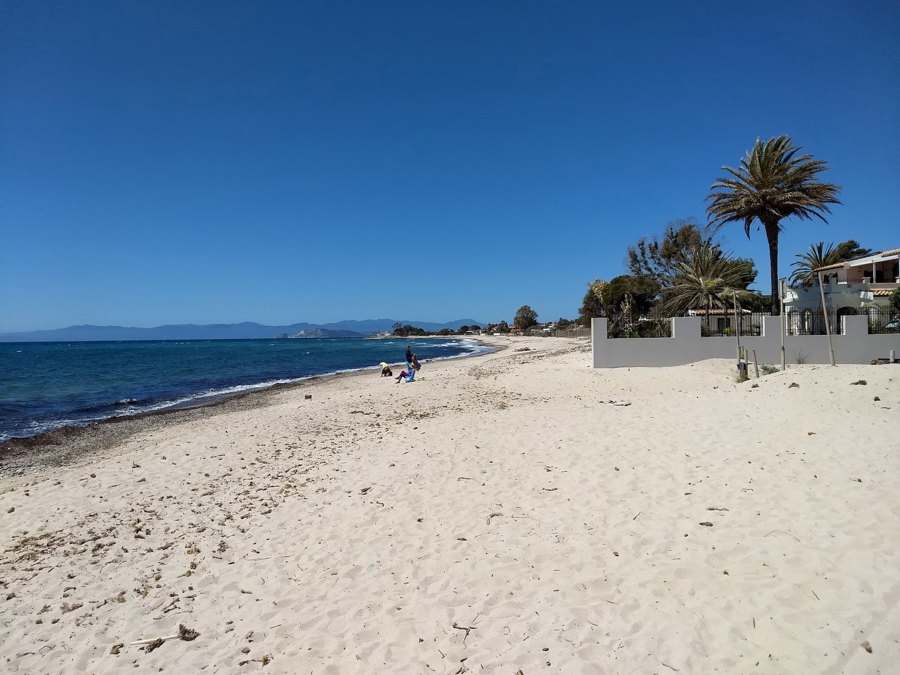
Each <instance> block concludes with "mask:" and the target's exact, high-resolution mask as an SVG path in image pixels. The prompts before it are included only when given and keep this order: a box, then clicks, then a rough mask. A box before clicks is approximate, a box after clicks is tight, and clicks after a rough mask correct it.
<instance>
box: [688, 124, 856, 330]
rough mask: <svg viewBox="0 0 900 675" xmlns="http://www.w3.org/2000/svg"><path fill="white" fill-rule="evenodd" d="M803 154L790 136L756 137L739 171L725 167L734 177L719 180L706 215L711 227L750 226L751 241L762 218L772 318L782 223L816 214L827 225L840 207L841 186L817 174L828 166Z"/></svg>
mask: <svg viewBox="0 0 900 675" xmlns="http://www.w3.org/2000/svg"><path fill="white" fill-rule="evenodd" d="M799 150H800V148H799V147H797V146H795V145H794V144H793V141H792V140H791V137H790V136H778V137H777V138H775V137H773V138H770V139H769V140H767V141H765V142H763V141H760V140H759V139H756V144H755V145H754V146H753V150H751V151H750V152H748V153H746V154H745V156H744V158H743V159H742V160H741V165H740V167H739V168H737V169H732V168H731V167H728V166H723V167H722V169H723V170H725V171H727V172H728V173H729V174H731V177H727V178H718V179H716V182H715V183H713V185H712V188H711V190H712V192H710V194H709V196H708V197H707V199H708V200H709V201H710V204H709V206H707V208H706V211H707V214H708V216H709V222H710V225H712V226H714V227H721V226H722V225H724V224H726V223H732V222H738V221H743V222H744V232H745V233H746V234H747V238H748V239H749V237H750V225H751V224H752V223H753V220H754V219H758V220H759V221H760V222H761V223H762V225H763V229H765V231H766V239H768V242H769V270H770V274H771V281H772V314H778V308H779V304H778V234H779V233H780V232H781V230H782V227H781V220H782V219H783V218H787V217H788V216H798V217H800V218H803V219H806V220H812V218H813V216H815V217H816V218H819V219H820V220H822V222H827V221H826V220H825V216H824V215H823V213H831V211H830V209H829V208H828V205H829V204H840V203H841V202H840V201H838V199H837V194H838V192H839V191H840V187H838V186H837V185H833V184H831V183H822V182H819V181H818V180H817V176H818V175H819V174H820V173H821V172H822V171H825V170H827V168H828V165H827V162H825V161H824V160H821V159H813V157H812V155H800V156H799V157H798V156H796V155H797V152H798V151H799Z"/></svg>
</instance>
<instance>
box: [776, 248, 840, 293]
mask: <svg viewBox="0 0 900 675" xmlns="http://www.w3.org/2000/svg"><path fill="white" fill-rule="evenodd" d="M794 257H795V258H797V260H796V261H795V262H793V263H791V267H793V268H795V269H794V271H793V272H791V277H790V280H789V281H790V282H791V284H800V285H801V286H804V287H806V288H809V287H810V286H812V285H813V284H814V283H816V270H817V269H819V268H820V267H827V266H828V265H834V264H835V263H838V262H841V260H842V258H841V256H840V252H839V251H838V250H837V249H835V248H834V244H828V246H825V242H823V241H820V242H819V243H818V244H813V245H812V246H810V247H809V251H807V252H806V253H798V254H797V255H796V256H794Z"/></svg>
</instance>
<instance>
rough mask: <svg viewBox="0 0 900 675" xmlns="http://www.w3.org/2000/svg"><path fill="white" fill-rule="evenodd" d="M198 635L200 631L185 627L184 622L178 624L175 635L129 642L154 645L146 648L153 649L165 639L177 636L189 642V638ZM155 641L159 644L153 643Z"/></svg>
mask: <svg viewBox="0 0 900 675" xmlns="http://www.w3.org/2000/svg"><path fill="white" fill-rule="evenodd" d="M199 635H200V633H198V632H197V631H195V630H193V629H192V628H187V627H185V626H184V624H178V632H177V633H176V634H175V635H165V636H163V637H156V638H148V639H146V640H135V641H134V642H131V643H129V644H132V645H154V646H153V647H152V648H150V649H148V651H153V650H154V649H156V648H157V647H159V645H161V644H162V643H163V642H165V641H166V640H174V639H175V638H178V639H180V640H185V641H186V642H190V641H191V640H195V639H196V638H197V637H198V636H199ZM157 642H158V643H159V644H154V643H157Z"/></svg>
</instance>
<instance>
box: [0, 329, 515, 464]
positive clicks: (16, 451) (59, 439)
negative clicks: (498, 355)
mask: <svg viewBox="0 0 900 675" xmlns="http://www.w3.org/2000/svg"><path fill="white" fill-rule="evenodd" d="M393 339H396V338H393ZM466 339H469V340H473V341H474V342H476V343H478V344H479V345H482V346H487V347H491V351H486V352H478V353H476V354H463V355H460V356H454V357H449V358H439V359H431V360H429V361H426V362H424V363H423V365H428V364H430V363H439V362H443V361H456V360H460V359H469V358H477V357H480V356H485V355H487V354H490V353H493V352H494V351H502V350H503V349H505V348H506V347H505V346H504V345H503V344H502V343H501V342H500V341H499V340H497V339H496V338H494V342H491V338H487V339H481V337H480V336H477V337H473V336H468V337H466ZM373 369H375V370H377V367H376V366H370V367H366V368H359V369H356V370H350V371H341V372H335V373H324V374H322V375H312V376H309V377H306V378H304V379H302V380H298V381H296V382H279V383H276V384H272V385H269V386H267V387H264V388H260V389H250V390H247V391H243V392H239V393H235V394H230V395H229V394H223V395H221V396H211V400H209V401H207V402H204V403H199V404H198V405H188V406H173V407H171V408H165V409H162V410H150V411H146V412H141V413H137V414H135V415H122V416H118V417H109V418H107V419H104V420H100V421H98V422H93V423H91V424H88V425H84V426H76V425H67V426H63V427H59V428H57V429H53V430H51V431H44V432H41V433H38V434H34V435H32V436H24V437H15V438H9V439H7V440H5V441H3V442H2V443H0V480H2V479H3V478H5V477H9V476H21V475H25V474H26V473H31V474H34V473H35V472H37V471H39V470H40V467H42V466H64V465H65V464H67V463H69V462H71V461H73V459H77V457H78V456H81V455H83V454H85V453H88V452H90V451H93V450H97V449H99V450H106V449H108V448H110V447H111V446H113V445H115V444H118V443H122V442H124V441H125V440H127V439H128V438H129V437H131V436H133V435H135V434H138V433H142V432H146V431H152V429H153V426H154V425H165V424H170V423H186V422H191V421H194V420H197V419H200V418H205V417H206V416H207V415H214V414H216V411H217V410H221V411H223V412H227V411H234V410H238V409H249V408H258V407H262V406H265V405H266V404H267V402H268V401H269V400H270V397H271V396H272V395H274V394H277V393H279V392H281V391H289V390H292V389H299V388H305V387H310V386H313V387H314V386H316V384H317V383H318V382H321V381H324V380H326V379H332V378H353V377H364V376H366V375H367V373H368V371H369V370H373ZM169 416H171V418H170V417H169ZM157 420H158V421H157ZM29 460H31V461H29ZM34 460H40V461H34Z"/></svg>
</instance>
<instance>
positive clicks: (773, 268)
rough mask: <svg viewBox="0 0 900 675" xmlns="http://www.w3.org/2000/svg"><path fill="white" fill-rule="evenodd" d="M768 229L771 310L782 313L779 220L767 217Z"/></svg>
mask: <svg viewBox="0 0 900 675" xmlns="http://www.w3.org/2000/svg"><path fill="white" fill-rule="evenodd" d="M763 227H765V230H766V239H768V241H769V279H770V280H771V282H772V298H771V310H772V316H778V315H779V314H781V311H780V310H781V303H780V302H778V233H779V230H780V228H779V226H778V220H777V219H775V220H771V219H769V218H766V219H765V220H763Z"/></svg>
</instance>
